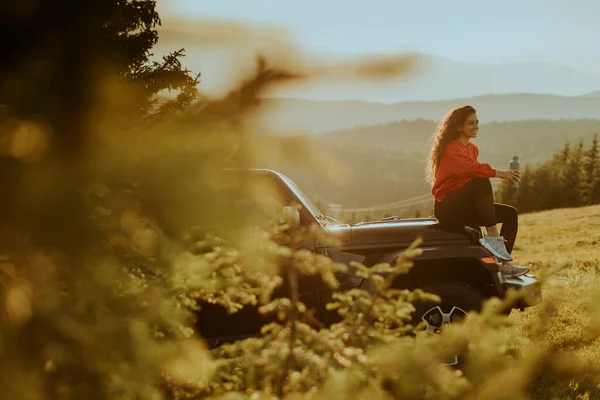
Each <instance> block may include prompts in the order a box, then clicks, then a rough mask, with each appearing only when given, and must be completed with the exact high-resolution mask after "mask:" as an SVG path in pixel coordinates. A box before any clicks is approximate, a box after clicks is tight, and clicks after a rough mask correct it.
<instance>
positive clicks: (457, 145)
mask: <svg viewBox="0 0 600 400" xmlns="http://www.w3.org/2000/svg"><path fill="white" fill-rule="evenodd" d="M446 149H448V150H450V151H461V152H462V151H465V149H466V147H465V145H464V144H462V143H461V142H460V140H458V139H452V140H451V141H450V142H449V143H448V146H446Z"/></svg>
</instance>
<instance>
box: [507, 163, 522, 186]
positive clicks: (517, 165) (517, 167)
mask: <svg viewBox="0 0 600 400" xmlns="http://www.w3.org/2000/svg"><path fill="white" fill-rule="evenodd" d="M509 168H510V169H512V170H514V171H519V170H520V169H521V163H520V162H519V156H513V157H512V160H510V166H509ZM511 187H512V188H514V189H516V188H518V187H519V182H517V181H515V182H513V183H511Z"/></svg>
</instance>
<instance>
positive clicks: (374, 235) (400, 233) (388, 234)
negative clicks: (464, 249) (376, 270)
mask: <svg viewBox="0 0 600 400" xmlns="http://www.w3.org/2000/svg"><path fill="white" fill-rule="evenodd" d="M325 230H326V231H327V233H328V234H329V235H330V236H333V237H335V238H337V239H338V240H340V242H341V246H358V245H373V246H377V245H381V246H390V245H406V246H408V245H410V243H412V242H413V241H414V240H415V239H417V238H418V237H421V238H423V241H424V242H425V243H426V244H442V243H444V244H450V243H457V244H459V243H460V244H462V243H469V241H470V239H469V237H468V236H467V235H466V234H465V235H462V234H457V233H452V232H448V231H444V230H441V229H440V228H439V226H438V221H437V220H436V219H434V218H409V219H400V220H390V221H373V222H362V223H359V224H356V225H333V226H328V227H326V228H325Z"/></svg>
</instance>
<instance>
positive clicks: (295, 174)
mask: <svg viewBox="0 0 600 400" xmlns="http://www.w3.org/2000/svg"><path fill="white" fill-rule="evenodd" d="M434 129H435V122H434V121H427V120H413V121H399V122H395V123H390V124H385V125H374V126H365V127H357V128H354V129H349V130H341V131H335V132H331V133H326V134H322V135H318V136H311V137H309V139H308V140H309V141H310V142H311V144H312V146H313V147H314V151H315V152H319V153H321V154H323V155H324V156H325V157H328V158H330V159H331V160H335V161H336V163H337V165H338V166H339V168H342V169H344V170H345V175H344V177H345V179H343V180H342V179H338V178H337V175H336V174H334V173H332V171H328V170H323V169H314V167H310V166H308V165H306V164H302V163H298V162H295V163H291V162H284V161H281V162H280V163H279V164H277V165H268V167H272V168H276V169H278V170H280V171H281V172H283V173H285V174H287V175H288V176H290V178H292V179H294V180H295V181H296V182H297V183H298V184H299V185H300V186H301V187H302V188H303V189H304V190H305V191H306V192H307V193H308V194H310V195H311V196H313V198H314V199H315V200H316V201H318V202H320V203H322V204H339V205H341V206H342V207H344V208H356V207H368V206H373V205H378V204H385V203H389V202H394V201H399V200H403V199H407V198H411V197H414V196H419V195H423V194H427V193H428V192H429V190H430V188H429V185H428V184H427V183H426V182H425V178H424V168H425V160H426V158H427V155H428V151H429V145H428V142H429V139H430V137H431V134H432V132H433V131H434ZM597 133H600V120H560V121H547V120H528V121H513V122H494V123H488V124H483V125H482V126H481V129H480V131H479V137H478V138H477V139H475V140H474V142H475V143H476V144H477V146H478V147H479V149H480V161H481V162H487V163H490V164H491V165H492V166H494V167H496V168H508V164H509V161H510V159H511V157H512V155H513V154H514V155H519V157H520V159H521V164H522V165H525V164H529V165H530V166H531V167H533V166H535V165H538V164H543V163H544V162H546V161H548V160H549V159H551V158H552V157H553V155H554V154H555V153H556V152H558V151H561V149H563V147H564V146H565V142H570V143H578V142H579V141H584V142H587V143H589V142H591V141H592V139H593V137H594V134H597ZM311 168H312V169H311Z"/></svg>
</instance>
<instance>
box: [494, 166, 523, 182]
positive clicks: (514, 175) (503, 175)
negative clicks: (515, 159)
mask: <svg viewBox="0 0 600 400" xmlns="http://www.w3.org/2000/svg"><path fill="white" fill-rule="evenodd" d="M496 177H498V178H500V179H506V180H507V181H510V182H511V183H514V182H521V173H520V172H519V171H515V170H514V169H509V170H506V171H498V170H496Z"/></svg>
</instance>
